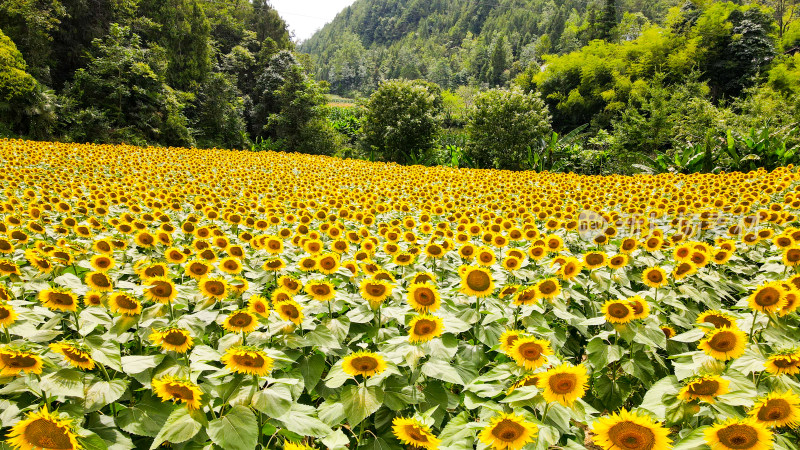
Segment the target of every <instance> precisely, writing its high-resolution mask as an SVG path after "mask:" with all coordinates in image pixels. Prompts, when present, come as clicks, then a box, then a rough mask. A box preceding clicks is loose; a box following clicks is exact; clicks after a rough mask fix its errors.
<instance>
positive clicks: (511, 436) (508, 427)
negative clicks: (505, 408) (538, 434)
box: [492, 419, 525, 442]
mask: <svg viewBox="0 0 800 450" xmlns="http://www.w3.org/2000/svg"><path fill="white" fill-rule="evenodd" d="M524 433H525V427H523V426H522V425H520V424H518V423H517V422H514V421H513V420H509V419H503V421H502V422H500V423H498V424H497V425H495V427H494V428H493V429H492V435H494V437H495V438H497V439H500V440H501V441H503V442H514V441H516V440H517V439H519V437H520V436H522V435H523V434H524Z"/></svg>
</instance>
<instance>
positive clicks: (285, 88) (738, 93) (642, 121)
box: [0, 0, 800, 174]
mask: <svg viewBox="0 0 800 450" xmlns="http://www.w3.org/2000/svg"><path fill="white" fill-rule="evenodd" d="M799 19H800V4H798V2H797V1H796V0H762V1H760V2H754V3H747V2H722V1H713V0H684V1H676V0H659V1H653V2H647V1H641V0H565V1H560V2H555V1H553V0H547V1H545V0H498V1H497V2H483V1H471V0H464V1H462V0H433V1H420V0H398V1H393V2H383V1H377V0H358V1H356V2H355V3H354V4H353V5H351V6H350V7H348V8H346V9H345V10H344V11H342V12H341V13H340V14H339V15H338V16H337V17H336V19H335V20H334V21H333V22H331V23H330V24H328V25H326V26H325V27H324V28H322V29H321V30H320V31H318V32H317V33H316V34H315V35H314V36H313V37H312V38H311V39H309V40H307V41H305V42H302V43H297V42H294V41H293V39H292V37H291V36H290V34H289V32H288V31H287V26H286V23H285V22H284V21H283V20H282V19H281V17H280V16H279V15H278V13H277V12H276V11H275V10H274V9H273V8H272V7H271V5H270V3H269V1H268V0H258V1H254V2H251V1H245V0H239V1H236V2H218V1H212V0H168V1H165V2H156V1H153V0H63V1H62V0H7V1H4V2H3V3H2V5H0V135H2V136H8V137H27V138H33V139H51V140H61V141H66V142H98V143H99V142H102V143H122V142H124V143H129V144H135V145H161V146H190V147H191V146H197V147H206V148H208V147H219V148H236V149H256V150H284V151H296V152H302V153H314V154H328V155H338V156H343V157H353V158H363V159H374V160H384V161H393V162H399V163H406V164H410V163H416V164H427V165H435V164H438V165H452V166H460V167H486V168H499V169H513V170H519V169H536V170H550V171H574V172H578V173H586V174H602V173H635V172H640V171H650V172H663V171H678V172H696V171H722V170H728V171H730V170H750V169H751V168H755V167H767V168H770V167H774V166H777V165H781V164H789V163H793V162H796V161H795V159H796V158H797V156H796V153H797V152H796V151H795V150H796V148H797V146H798V144H800V132H798V125H797V124H798V121H800V108H798V106H797V105H798V103H800V102H798V101H797V100H798V99H797V96H798V95H800V20H799ZM384 85H387V86H386V87H385V90H384V91H385V92H382V93H380V91H381V89H382V87H383V86H384ZM414 92H416V94H414ZM379 93H380V95H378V94H379ZM331 94H335V95H337V96H342V97H345V98H350V99H356V100H353V102H354V103H355V104H356V106H355V107H348V106H349V105H345V107H342V106H341V105H336V104H332V103H333V102H331V101H330V98H331ZM348 101H350V100H348ZM387 105H391V106H392V108H386V106H387ZM376 108H377V109H376ZM389 110H391V111H389ZM409 111H415V117H417V118H418V119H419V120H418V122H419V123H408V124H401V123H399V122H397V121H398V120H400V118H402V117H405V116H406V115H407V113H408V112H409ZM404 126H405V127H406V128H404ZM392 133H394V134H396V135H397V136H394V137H393V136H390V135H391V134H392ZM409 133H412V134H414V137H413V139H411V138H408V139H407V138H404V137H402V136H401V135H407V134H409ZM497 136H503V139H496V137H497Z"/></svg>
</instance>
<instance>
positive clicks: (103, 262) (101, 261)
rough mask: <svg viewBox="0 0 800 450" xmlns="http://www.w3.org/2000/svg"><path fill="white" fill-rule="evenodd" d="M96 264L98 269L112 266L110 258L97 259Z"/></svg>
mask: <svg viewBox="0 0 800 450" xmlns="http://www.w3.org/2000/svg"><path fill="white" fill-rule="evenodd" d="M95 264H97V267H100V268H101V269H105V268H106V267H108V266H110V265H111V261H110V260H109V259H108V258H97V260H96V261H95Z"/></svg>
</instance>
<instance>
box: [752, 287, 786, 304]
mask: <svg viewBox="0 0 800 450" xmlns="http://www.w3.org/2000/svg"><path fill="white" fill-rule="evenodd" d="M780 300H781V294H780V292H778V290H777V289H775V288H774V287H771V286H770V287H766V288H764V289H762V290H761V291H760V292H759V293H758V294H756V298H755V302H756V304H757V305H759V306H772V305H774V304H776V303H778V302H779V301H780Z"/></svg>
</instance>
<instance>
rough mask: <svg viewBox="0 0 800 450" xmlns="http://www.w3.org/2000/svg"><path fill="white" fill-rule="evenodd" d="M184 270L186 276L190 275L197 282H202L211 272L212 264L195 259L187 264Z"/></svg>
mask: <svg viewBox="0 0 800 450" xmlns="http://www.w3.org/2000/svg"><path fill="white" fill-rule="evenodd" d="M184 269H185V271H186V275H189V276H190V277H192V278H194V279H195V280H200V279H202V278H203V277H205V276H206V275H208V273H209V272H211V264H209V263H207V262H205V261H202V260H199V259H193V260H191V261H189V262H187V263H186V266H185V267H184Z"/></svg>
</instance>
